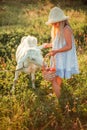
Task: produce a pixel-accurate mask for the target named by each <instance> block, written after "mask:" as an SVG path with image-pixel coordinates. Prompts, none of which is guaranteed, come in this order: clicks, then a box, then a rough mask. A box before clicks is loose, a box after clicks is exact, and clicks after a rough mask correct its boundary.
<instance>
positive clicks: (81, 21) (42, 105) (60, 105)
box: [0, 0, 87, 130]
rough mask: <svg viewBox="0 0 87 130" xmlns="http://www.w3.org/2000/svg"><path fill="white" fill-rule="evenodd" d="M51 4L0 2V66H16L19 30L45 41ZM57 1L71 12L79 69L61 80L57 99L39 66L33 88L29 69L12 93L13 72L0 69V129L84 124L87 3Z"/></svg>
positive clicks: (51, 129)
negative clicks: (59, 93) (74, 74)
mask: <svg viewBox="0 0 87 130" xmlns="http://www.w3.org/2000/svg"><path fill="white" fill-rule="evenodd" d="M54 5H56V0H55V1H52V2H50V1H48V0H46V1H43V2H42V1H41V2H38V3H32V4H30V3H28V2H27V4H26V3H25V2H24V3H23V2H21V3H20V2H18V1H14V2H13V1H12V2H11V1H8V2H7V1H5V2H4V3H2V4H0V47H2V48H3V49H0V51H1V53H2V54H5V55H3V56H1V55H0V63H1V64H0V69H1V70H2V69H3V70H5V69H10V70H14V69H15V64H16V63H15V51H16V47H17V45H18V44H19V43H20V39H21V37H22V36H24V35H29V34H31V35H34V36H36V37H37V38H38V42H39V44H42V43H43V42H47V41H50V29H51V28H50V26H46V25H45V22H46V21H47V18H48V13H49V10H50V8H51V7H53V6H54ZM58 5H59V6H61V7H62V8H63V9H64V11H65V13H66V14H67V15H69V16H70V20H69V21H70V23H71V26H72V28H73V31H74V34H75V37H76V46H77V54H78V60H79V66H80V71H81V72H80V74H79V75H76V76H73V78H71V79H70V80H69V81H65V80H64V82H63V85H62V92H61V98H60V100H59V101H58V100H57V98H56V96H55V95H54V93H53V91H52V87H51V84H50V83H48V82H46V81H44V80H43V78H42V75H41V72H40V71H38V72H37V73H36V90H33V89H32V88H31V82H30V78H29V77H28V75H26V74H21V75H20V77H19V80H18V83H17V85H16V91H15V94H11V88H12V83H13V78H14V73H13V72H4V73H3V72H0V90H1V91H0V130H70V129H71V130H72V129H75V128H74V126H75V127H76V129H75V130H77V129H78V130H86V129H87V121H86V120H87V94H86V90H87V71H86V66H87V56H86V55H87V50H86V25H87V23H86V12H87V11H86V8H87V7H86V6H85V5H82V4H81V1H79V2H77V1H76V2H74V3H73V4H72V5H70V4H69V3H68V2H64V1H62V2H61V1H58ZM84 28H85V29H84ZM79 46H80V48H79ZM1 53H0V54H1ZM45 53H46V50H44V51H43V54H45ZM2 58H4V59H5V60H6V62H5V61H3V60H2ZM67 108H69V109H67ZM68 110H69V111H68Z"/></svg>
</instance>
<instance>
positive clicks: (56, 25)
mask: <svg viewBox="0 0 87 130" xmlns="http://www.w3.org/2000/svg"><path fill="white" fill-rule="evenodd" d="M68 18H69V17H68V16H65V15H64V12H63V11H62V10H61V9H60V8H58V7H54V8H52V9H51V11H50V13H49V18H48V21H47V22H46V24H47V25H51V26H52V30H51V37H52V43H44V44H43V45H44V48H49V47H52V50H51V51H50V52H49V53H48V54H47V55H50V56H51V66H52V65H53V60H52V56H54V58H55V64H56V77H55V78H54V79H53V81H52V86H53V90H54V92H55V94H56V96H57V97H58V98H59V97H60V91H61V84H62V79H63V78H64V79H69V78H71V76H72V75H73V74H78V73H79V68H78V61H77V55H76V47H75V41H74V36H73V32H72V29H71V27H70V25H69V23H68Z"/></svg>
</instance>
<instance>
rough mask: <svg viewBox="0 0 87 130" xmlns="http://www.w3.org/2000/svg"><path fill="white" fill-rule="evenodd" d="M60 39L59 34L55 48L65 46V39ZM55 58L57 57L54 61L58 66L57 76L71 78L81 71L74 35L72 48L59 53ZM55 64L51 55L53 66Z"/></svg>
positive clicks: (55, 41)
mask: <svg viewBox="0 0 87 130" xmlns="http://www.w3.org/2000/svg"><path fill="white" fill-rule="evenodd" d="M58 41H59V37H58V34H57V35H56V37H55V39H54V41H53V44H52V49H53V50H56V49H60V48H62V47H64V46H65V44H66V41H65V39H64V40H63V42H61V41H60V42H58ZM54 59H55V61H54V62H55V66H56V76H59V77H61V78H66V79H69V78H71V76H72V75H73V74H78V73H79V68H78V60H77V55H76V47H75V41H74V36H73V35H72V49H71V50H68V51H66V52H61V53H57V54H56V55H55V57H54ZM53 65H54V64H53V60H52V57H51V66H53Z"/></svg>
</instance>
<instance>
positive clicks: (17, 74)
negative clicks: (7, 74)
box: [12, 71, 19, 91]
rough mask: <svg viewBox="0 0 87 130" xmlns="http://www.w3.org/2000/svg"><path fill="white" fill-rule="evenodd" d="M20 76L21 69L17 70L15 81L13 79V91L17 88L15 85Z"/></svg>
mask: <svg viewBox="0 0 87 130" xmlns="http://www.w3.org/2000/svg"><path fill="white" fill-rule="evenodd" d="M18 76H19V71H16V72H15V78H14V81H13V86H12V91H13V90H14V89H15V85H16V83H17V79H18Z"/></svg>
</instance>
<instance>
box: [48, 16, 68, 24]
mask: <svg viewBox="0 0 87 130" xmlns="http://www.w3.org/2000/svg"><path fill="white" fill-rule="evenodd" d="M68 19H69V16H66V17H65V18H63V19H60V20H52V21H51V20H48V21H47V22H46V25H50V24H52V23H57V22H61V21H65V20H68Z"/></svg>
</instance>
